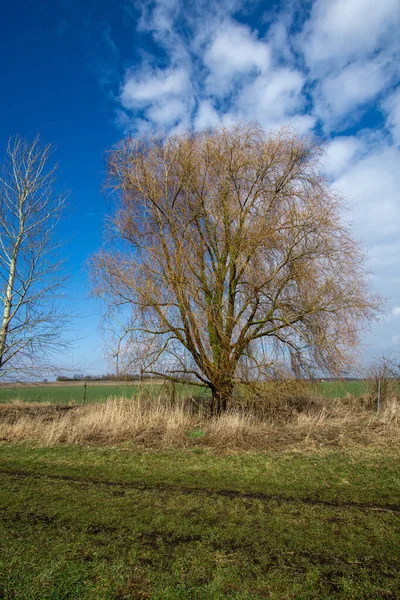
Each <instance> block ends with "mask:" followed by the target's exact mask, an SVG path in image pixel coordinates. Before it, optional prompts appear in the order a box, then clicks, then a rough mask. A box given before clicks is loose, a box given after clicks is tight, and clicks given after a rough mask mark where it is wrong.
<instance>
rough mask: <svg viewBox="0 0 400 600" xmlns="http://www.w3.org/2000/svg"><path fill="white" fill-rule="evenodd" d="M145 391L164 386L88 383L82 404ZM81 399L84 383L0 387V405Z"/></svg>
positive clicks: (333, 389) (334, 387)
mask: <svg viewBox="0 0 400 600" xmlns="http://www.w3.org/2000/svg"><path fill="white" fill-rule="evenodd" d="M142 390H145V391H146V392H147V393H149V394H154V395H155V396H156V395H158V394H160V393H165V392H167V393H168V388H167V387H166V386H165V385H164V384H159V383H157V384H149V383H147V384H145V385H143V386H142V387H141V386H140V385H139V384H129V383H128V384H123V383H122V384H115V385H113V384H110V385H108V384H107V385H104V384H103V385H102V384H98V383H96V382H89V383H88V384H87V388H86V402H102V401H104V400H106V399H107V398H109V397H110V396H126V397H127V398H131V397H133V396H135V395H136V394H138V393H139V392H140V391H142ZM312 390H313V392H314V393H319V394H321V395H322V396H325V397H327V398H343V397H344V396H346V394H348V393H349V394H353V395H354V396H359V395H361V394H363V393H365V391H366V384H365V382H363V381H345V382H341V381H325V382H322V383H319V384H314V385H313V386H312ZM176 393H177V395H178V396H180V397H184V396H189V395H201V394H204V395H208V394H209V390H207V389H205V388H201V387H199V386H193V385H186V384H178V385H176ZM83 398H84V384H83V383H82V384H78V385H68V384H65V385H51V384H47V385H46V384H44V385H35V386H32V385H28V384H27V385H26V386H18V387H12V386H10V387H0V402H2V403H4V402H12V401H16V400H21V401H22V402H56V403H65V404H67V403H68V402H74V403H77V404H81V403H82V402H83Z"/></svg>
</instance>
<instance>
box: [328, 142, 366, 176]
mask: <svg viewBox="0 0 400 600" xmlns="http://www.w3.org/2000/svg"><path fill="white" fill-rule="evenodd" d="M359 150H360V142H359V140H358V139H357V138H356V137H354V136H353V137H346V136H343V137H337V138H335V139H334V140H333V141H331V143H330V144H329V146H328V148H327V151H326V157H325V169H324V170H325V172H326V173H327V174H328V175H330V176H331V177H337V176H338V175H340V174H341V173H342V172H343V171H344V170H345V169H348V168H349V166H350V165H351V164H352V161H353V159H354V156H355V155H356V153H357V152H358V151H359Z"/></svg>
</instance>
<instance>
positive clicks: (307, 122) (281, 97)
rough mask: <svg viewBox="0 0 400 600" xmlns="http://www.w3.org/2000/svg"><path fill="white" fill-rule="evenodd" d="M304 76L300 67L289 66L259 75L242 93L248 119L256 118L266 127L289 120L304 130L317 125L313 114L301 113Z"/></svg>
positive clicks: (240, 107) (240, 100) (243, 110)
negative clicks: (292, 68) (296, 69)
mask: <svg viewBox="0 0 400 600" xmlns="http://www.w3.org/2000/svg"><path fill="white" fill-rule="evenodd" d="M304 83H305V78H304V75H303V74H302V73H300V71H295V70H291V69H287V68H282V69H278V70H275V71H272V72H270V73H266V74H265V75H260V76H259V77H257V79H255V81H253V82H252V83H250V84H249V85H247V86H246V87H245V88H244V89H243V91H242V92H241V94H240V95H239V98H238V102H237V106H238V110H239V112H240V113H241V114H242V115H243V117H244V118H247V119H250V120H251V119H256V120H258V121H259V122H260V123H261V125H263V126H264V127H265V129H271V128H276V127H280V126H282V125H287V124H288V123H289V122H292V123H293V124H294V120H296V123H297V126H298V128H299V129H301V130H302V131H307V130H308V129H310V128H312V126H313V125H314V122H315V119H314V118H313V117H312V116H311V115H302V114H301V113H302V110H303V107H304V97H303V95H302V89H303V86H304Z"/></svg>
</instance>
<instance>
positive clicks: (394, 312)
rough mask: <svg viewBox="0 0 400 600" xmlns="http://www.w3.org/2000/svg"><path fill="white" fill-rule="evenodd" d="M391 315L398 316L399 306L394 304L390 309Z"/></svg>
mask: <svg viewBox="0 0 400 600" xmlns="http://www.w3.org/2000/svg"><path fill="white" fill-rule="evenodd" d="M392 315H393V316H394V317H400V306H395V307H394V308H393V310H392Z"/></svg>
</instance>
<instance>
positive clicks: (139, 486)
mask: <svg viewBox="0 0 400 600" xmlns="http://www.w3.org/2000/svg"><path fill="white" fill-rule="evenodd" d="M0 474H2V475H9V476H12V477H18V478H32V479H48V480H51V481H66V482H69V483H74V484H78V485H95V486H105V487H115V488H120V489H121V491H122V492H123V490H125V489H134V490H141V491H150V492H152V491H159V492H167V493H171V494H174V493H175V494H190V495H196V496H201V495H203V496H222V497H226V498H243V499H248V500H261V501H262V502H271V501H275V502H279V503H292V504H297V503H301V504H309V505H312V506H327V507H332V508H352V509H356V510H362V511H385V512H393V513H400V504H369V503H366V502H354V501H342V502H340V501H338V500H319V499H315V498H294V497H290V496H281V495H279V494H266V493H263V492H242V491H239V490H211V489H208V488H199V487H194V488H191V487H185V486H174V485H169V484H143V483H136V482H124V481H103V480H101V479H92V478H87V479H82V478H78V477H71V476H69V475H48V474H42V473H33V472H31V471H21V470H8V469H0Z"/></svg>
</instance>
